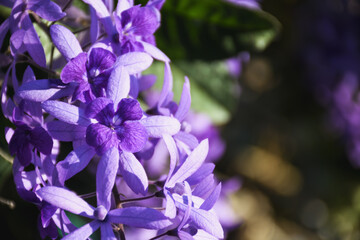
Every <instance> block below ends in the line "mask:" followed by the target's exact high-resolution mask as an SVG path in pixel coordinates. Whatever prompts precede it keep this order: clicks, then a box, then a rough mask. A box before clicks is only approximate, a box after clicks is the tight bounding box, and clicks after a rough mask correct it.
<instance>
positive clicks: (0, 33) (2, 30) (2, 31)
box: [0, 18, 10, 48]
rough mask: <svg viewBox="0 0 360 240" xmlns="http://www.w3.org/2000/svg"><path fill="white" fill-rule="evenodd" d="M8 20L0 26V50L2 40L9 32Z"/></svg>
mask: <svg viewBox="0 0 360 240" xmlns="http://www.w3.org/2000/svg"><path fill="white" fill-rule="evenodd" d="M9 22H10V20H9V18H7V19H5V21H4V22H3V23H2V24H1V25H0V48H1V47H2V45H3V41H4V38H5V36H6V33H7V32H8V31H9Z"/></svg>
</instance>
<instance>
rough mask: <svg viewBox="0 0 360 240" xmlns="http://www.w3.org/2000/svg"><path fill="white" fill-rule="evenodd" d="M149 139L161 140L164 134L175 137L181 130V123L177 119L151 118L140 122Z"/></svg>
mask: <svg viewBox="0 0 360 240" xmlns="http://www.w3.org/2000/svg"><path fill="white" fill-rule="evenodd" d="M140 122H141V124H143V125H144V127H145V128H146V131H147V133H148V134H149V137H155V138H160V137H161V136H162V135H163V134H169V135H174V134H176V133H177V132H179V130H180V122H179V121H178V120H177V119H176V118H172V117H166V116H151V117H147V118H143V119H141V120H140Z"/></svg>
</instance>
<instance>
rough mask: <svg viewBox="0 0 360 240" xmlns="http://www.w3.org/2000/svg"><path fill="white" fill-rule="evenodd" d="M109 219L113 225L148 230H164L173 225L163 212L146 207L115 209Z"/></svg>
mask: <svg viewBox="0 0 360 240" xmlns="http://www.w3.org/2000/svg"><path fill="white" fill-rule="evenodd" d="M108 219H109V221H110V222H112V223H119V224H125V225H128V226H131V227H139V228H146V229H163V228H166V227H168V226H170V225H171V224H172V222H171V221H170V220H169V219H167V218H166V217H165V216H164V215H163V214H162V213H161V212H159V211H157V210H155V209H152V208H145V207H128V208H121V209H115V210H112V211H110V212H109V214H108Z"/></svg>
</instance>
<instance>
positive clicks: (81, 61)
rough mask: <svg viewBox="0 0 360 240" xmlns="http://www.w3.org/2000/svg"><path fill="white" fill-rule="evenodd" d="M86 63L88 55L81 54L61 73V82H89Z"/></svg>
mask: <svg viewBox="0 0 360 240" xmlns="http://www.w3.org/2000/svg"><path fill="white" fill-rule="evenodd" d="M86 61H87V54H86V53H80V54H79V55H77V56H76V57H74V58H72V59H71V60H70V61H69V62H68V63H67V64H66V65H65V67H64V68H63V70H62V71H61V74H60V78H61V81H63V83H70V82H78V83H82V82H87V75H86Z"/></svg>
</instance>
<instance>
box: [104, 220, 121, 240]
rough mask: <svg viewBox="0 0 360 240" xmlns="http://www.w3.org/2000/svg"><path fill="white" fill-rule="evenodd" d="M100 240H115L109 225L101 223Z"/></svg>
mask: <svg viewBox="0 0 360 240" xmlns="http://www.w3.org/2000/svg"><path fill="white" fill-rule="evenodd" d="M100 231H101V239H104V240H117V238H116V237H115V234H114V231H113V228H112V226H111V225H110V224H109V223H103V224H101V226H100Z"/></svg>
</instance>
